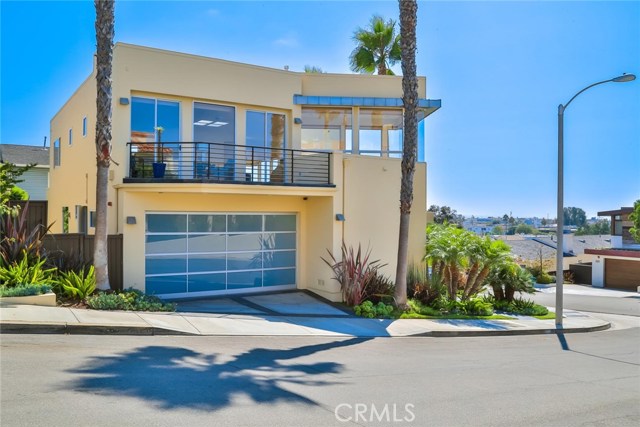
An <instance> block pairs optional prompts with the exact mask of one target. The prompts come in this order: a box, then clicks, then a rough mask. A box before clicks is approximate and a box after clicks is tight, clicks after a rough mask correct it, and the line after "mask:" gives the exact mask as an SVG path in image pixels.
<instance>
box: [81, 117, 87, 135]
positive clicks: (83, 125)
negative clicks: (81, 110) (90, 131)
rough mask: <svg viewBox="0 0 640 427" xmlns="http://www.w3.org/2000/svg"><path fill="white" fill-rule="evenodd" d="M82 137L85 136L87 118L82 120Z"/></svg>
mask: <svg viewBox="0 0 640 427" xmlns="http://www.w3.org/2000/svg"><path fill="white" fill-rule="evenodd" d="M82 136H87V117H86V116H85V117H83V118H82Z"/></svg>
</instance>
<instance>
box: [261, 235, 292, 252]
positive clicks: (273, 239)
mask: <svg viewBox="0 0 640 427" xmlns="http://www.w3.org/2000/svg"><path fill="white" fill-rule="evenodd" d="M295 248H296V233H265V234H264V238H263V247H262V249H266V250H270V249H295Z"/></svg>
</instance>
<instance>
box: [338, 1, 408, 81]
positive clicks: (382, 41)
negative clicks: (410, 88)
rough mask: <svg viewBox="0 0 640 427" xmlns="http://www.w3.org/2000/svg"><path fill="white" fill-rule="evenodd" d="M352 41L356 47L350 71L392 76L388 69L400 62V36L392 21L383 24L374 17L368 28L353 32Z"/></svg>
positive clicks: (376, 16)
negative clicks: (376, 72)
mask: <svg viewBox="0 0 640 427" xmlns="http://www.w3.org/2000/svg"><path fill="white" fill-rule="evenodd" d="M401 3H402V2H401ZM400 8H401V9H402V4H401V5H400ZM414 22H415V20H414ZM353 40H354V41H355V42H356V43H357V44H358V45H357V46H356V48H355V49H353V52H351V56H350V57H349V60H350V62H351V70H352V71H355V72H357V73H368V74H373V73H374V72H375V71H376V70H377V71H378V74H379V75H387V74H388V75H393V71H391V68H390V67H391V66H392V65H394V64H395V63H396V62H398V61H400V34H396V22H395V21H394V20H392V19H389V20H388V21H387V22H385V21H384V19H382V17H380V16H378V15H374V16H373V17H372V18H371V21H370V22H369V27H368V28H361V27H359V28H358V29H357V30H356V31H355V33H354V34H353Z"/></svg>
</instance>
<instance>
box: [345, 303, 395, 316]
mask: <svg viewBox="0 0 640 427" xmlns="http://www.w3.org/2000/svg"><path fill="white" fill-rule="evenodd" d="M393 310H394V308H393V306H392V305H391V304H385V303H383V302H379V303H378V304H375V305H374V304H373V302H371V301H365V302H363V303H362V304H359V305H356V306H355V307H353V311H354V312H355V313H356V315H357V316H360V317H367V318H369V319H374V318H377V317H384V318H387V317H390V316H391V314H392V313H393Z"/></svg>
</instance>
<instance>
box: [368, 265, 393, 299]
mask: <svg viewBox="0 0 640 427" xmlns="http://www.w3.org/2000/svg"><path fill="white" fill-rule="evenodd" d="M395 287H396V285H395V283H393V281H392V280H391V279H389V278H388V277H387V276H384V275H382V274H380V272H376V274H375V275H372V276H371V278H370V279H369V281H368V282H367V283H366V284H365V286H364V294H365V296H364V299H365V300H369V301H371V302H373V303H374V304H376V303H379V302H391V301H393V291H394V290H395Z"/></svg>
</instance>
